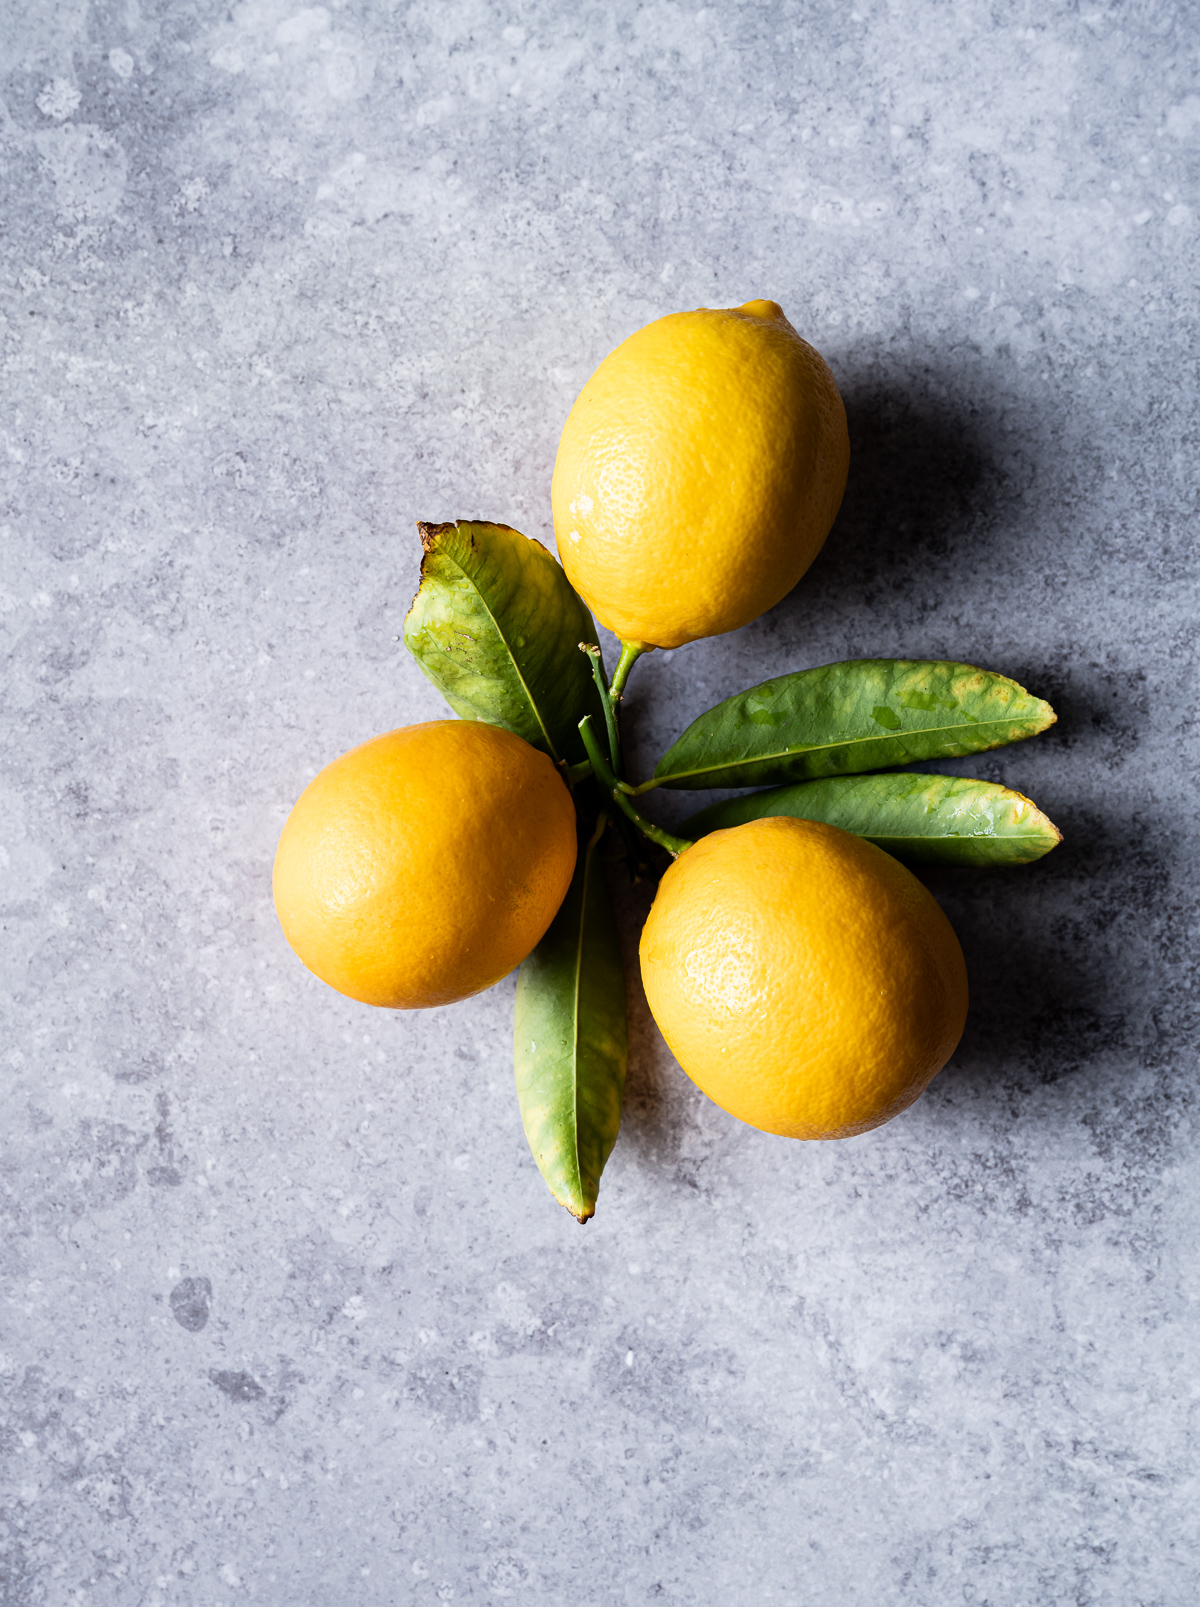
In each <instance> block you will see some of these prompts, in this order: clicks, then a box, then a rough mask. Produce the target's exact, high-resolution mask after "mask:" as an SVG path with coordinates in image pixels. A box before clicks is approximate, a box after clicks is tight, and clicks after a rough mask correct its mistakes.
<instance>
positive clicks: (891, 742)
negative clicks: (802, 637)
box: [650, 658, 1056, 788]
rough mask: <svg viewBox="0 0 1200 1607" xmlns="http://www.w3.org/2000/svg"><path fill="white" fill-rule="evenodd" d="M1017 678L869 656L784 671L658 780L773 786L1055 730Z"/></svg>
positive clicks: (730, 707)
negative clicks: (796, 670)
mask: <svg viewBox="0 0 1200 1607" xmlns="http://www.w3.org/2000/svg"><path fill="white" fill-rule="evenodd" d="M1055 718H1056V716H1055V713H1054V710H1053V709H1052V708H1051V707H1050V705H1049V704H1048V703H1043V702H1042V700H1041V698H1036V697H1032V696H1031V695H1030V694H1029V693H1028V692H1026V691H1025V689H1024V687H1021V686H1018V685H1017V683H1016V682H1015V681H1010V680H1009V679H1008V677H1007V676H1006V675H993V674H992V673H991V672H990V671H988V670H979V669H975V668H974V667H973V666H972V665H970V664H953V663H948V662H945V661H942V660H934V659H910V658H859V659H851V660H849V661H848V662H847V663H844V664H826V665H824V666H823V667H822V668H820V669H815V670H801V671H799V672H798V673H797V674H795V675H780V676H777V677H776V679H775V680H772V681H764V682H763V683H762V685H761V686H752V687H751V688H750V690H749V691H748V692H739V693H738V695H737V696H736V697H731V698H727V699H726V700H725V702H724V703H718V704H717V706H716V708H715V709H709V711H708V713H707V714H702V715H701V716H700V718H699V719H698V720H693V722H692V723H691V725H689V726H688V728H687V730H686V731H685V732H684V733H683V735H682V736H681V737H680V738H679V740H678V742H676V743H675V745H674V746H673V747H672V748H671V749H670V751H669V752H668V753H667V754H665V755H664V757H663V758H662V759H661V760H660V761H659V764H658V768H657V769H656V770H655V772H654V782H653V783H651V784H650V785H655V786H664V787H695V788H701V787H763V786H773V785H776V784H777V783H779V782H784V781H803V780H807V779H808V778H809V777H812V776H835V775H856V774H858V773H859V772H860V771H864V770H883V769H888V768H890V767H892V766H893V765H901V764H912V763H914V762H915V761H917V760H922V759H949V758H956V757H959V756H960V755H962V754H967V753H982V752H984V751H985V750H986V749H988V748H999V747H1003V745H1004V744H1005V743H1006V742H1018V741H1020V740H1021V738H1023V737H1031V736H1035V735H1036V734H1037V733H1038V732H1039V731H1044V730H1045V729H1046V727H1047V726H1048V725H1053V723H1054V720H1055Z"/></svg>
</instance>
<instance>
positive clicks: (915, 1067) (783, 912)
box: [641, 816, 967, 1138]
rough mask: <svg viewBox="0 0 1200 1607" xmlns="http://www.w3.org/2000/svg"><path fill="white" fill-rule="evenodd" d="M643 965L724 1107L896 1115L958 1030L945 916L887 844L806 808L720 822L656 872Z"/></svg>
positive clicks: (768, 1120) (857, 1124) (956, 987)
mask: <svg viewBox="0 0 1200 1607" xmlns="http://www.w3.org/2000/svg"><path fill="white" fill-rule="evenodd" d="M641 964H642V980H643V982H644V984H645V989H646V997H647V999H648V1001H649V1004H650V1009H651V1012H652V1014H653V1016H654V1019H655V1021H657V1023H658V1025H659V1028H660V1029H661V1031H662V1034H663V1036H664V1037H665V1038H666V1040H667V1043H668V1044H669V1045H670V1047H671V1050H672V1052H673V1054H674V1055H675V1058H676V1059H677V1060H678V1062H679V1064H680V1065H681V1066H682V1067H683V1069H684V1071H685V1072H687V1074H688V1076H689V1077H690V1078H691V1079H692V1081H693V1082H694V1083H696V1084H697V1086H698V1087H700V1088H701V1089H703V1091H704V1092H705V1093H706V1094H707V1095H708V1096H709V1098H710V1099H713V1100H715V1101H716V1103H717V1104H718V1105H720V1106H721V1107H722V1109H724V1110H727V1111H729V1112H730V1114H731V1115H733V1116H737V1117H739V1118H740V1119H741V1120H742V1121H744V1122H749V1123H750V1125H751V1126H752V1127H759V1128H762V1129H764V1130H765V1131H766V1132H768V1133H780V1134H782V1135H784V1136H786V1137H788V1138H848V1137H850V1136H851V1135H853V1134H855V1133H864V1132H866V1131H867V1130H868V1129H869V1128H872V1127H878V1126H879V1125H880V1124H881V1123H883V1122H886V1121H888V1120H890V1119H891V1117H893V1116H895V1115H898V1114H899V1112H900V1111H902V1110H904V1109H906V1107H907V1106H909V1105H911V1104H912V1102H913V1101H914V1100H915V1099H917V1098H918V1097H919V1095H920V1094H921V1093H922V1092H923V1091H924V1089H925V1088H926V1087H927V1085H928V1084H929V1082H930V1081H931V1080H932V1078H933V1077H934V1076H936V1074H937V1073H938V1072H939V1071H940V1070H941V1068H942V1067H943V1066H944V1065H945V1063H946V1061H947V1060H948V1059H949V1058H950V1056H951V1054H952V1053H953V1052H954V1049H955V1046H956V1045H957V1043H958V1040H959V1038H960V1037H961V1035H962V1029H963V1024H964V1022H965V1020H966V1013H967V974H966V967H965V965H964V963H963V957H962V950H961V949H960V948H959V946H958V939H957V938H956V937H955V935H954V930H953V928H952V927H951V925H950V923H949V921H948V920H947V919H946V917H945V915H944V914H943V913H942V911H941V909H940V908H939V907H938V905H937V903H936V902H935V900H934V899H933V897H932V895H931V894H930V893H929V892H928V890H927V889H926V888H925V887H923V886H922V884H921V883H920V882H919V881H917V879H916V877H915V876H913V875H912V874H911V873H910V872H909V871H907V870H905V868H904V867H903V866H902V865H900V864H899V863H898V862H897V861H896V860H894V859H892V858H891V856H890V855H888V854H885V853H884V852H883V850H882V849H879V848H876V847H875V846H874V845H873V844H871V843H868V842H865V841H864V840H863V839H862V838H861V837H853V836H851V835H850V834H849V833H848V832H844V831H840V830H839V829H838V828H837V827H836V826H827V825H824V824H821V823H819V822H817V821H811V820H794V819H790V818H782V817H779V816H774V817H770V818H767V819H765V820H756V821H752V822H750V823H748V824H747V825H744V826H735V827H732V828H730V829H729V830H726V831H715V832H713V833H712V834H711V835H709V836H707V837H703V838H701V840H700V841H699V842H698V843H696V844H694V845H693V846H692V847H691V848H688V849H687V850H686V851H685V852H684V853H683V854H682V855H681V856H680V858H679V859H677V860H676V862H675V863H674V864H673V865H672V866H671V868H670V869H669V870H668V871H667V873H666V875H665V876H664V877H663V879H662V882H661V883H660V884H659V889H658V893H657V896H656V897H655V900H654V904H653V906H652V908H651V910H650V914H649V917H648V918H647V920H646V924H645V927H644V928H643V931H642V939H641Z"/></svg>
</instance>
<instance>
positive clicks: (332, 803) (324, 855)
mask: <svg viewBox="0 0 1200 1607" xmlns="http://www.w3.org/2000/svg"><path fill="white" fill-rule="evenodd" d="M575 851H576V840H575V806H574V804H573V803H572V801H571V795H570V793H569V792H568V790H567V787H566V784H565V783H564V781H563V779H562V776H561V774H560V772H559V771H558V769H557V767H556V766H555V765H554V764H553V762H552V761H551V760H550V759H549V758H547V756H546V755H545V754H544V753H539V752H538V751H537V749H536V748H533V747H531V746H530V745H529V743H528V742H525V741H523V740H522V739H521V738H520V737H518V736H514V735H513V733H512V732H511V731H504V730H502V729H501V728H500V727H499V726H494V725H484V724H477V723H475V722H473V721H469V720H430V721H428V722H426V723H425V724H423V725H410V726H405V727H403V728H402V729H401V730H399V731H389V732H387V733H386V734H385V735H384V736H379V737H375V738H374V739H373V740H372V741H370V742H364V743H363V744H362V746H361V747H358V748H354V749H352V750H351V751H350V752H349V753H344V754H343V755H342V757H341V758H340V759H335V760H334V761H333V763H332V764H330V765H327V766H326V767H325V769H324V770H322V771H321V773H320V775H319V776H317V777H316V779H315V780H314V781H312V782H310V784H309V786H308V787H307V788H306V789H305V791H304V792H303V794H302V795H301V797H300V801H299V802H298V803H297V804H296V807H295V808H294V809H293V810H292V812H291V814H290V815H289V817H288V821H287V824H286V825H285V826H284V828H283V833H282V835H281V837H280V839H279V848H278V850H277V852H276V855H275V874H274V890H275V909H276V913H277V914H278V916H279V922H280V925H281V926H282V927H283V931H284V936H285V937H286V938H287V940H288V942H289V943H290V944H291V945H292V947H293V949H295V951H296V953H297V954H298V955H299V956H300V958H301V959H302V960H303V961H304V963H305V965H306V966H308V968H309V970H310V971H314V972H315V973H316V975H317V976H319V977H320V978H321V980H322V981H323V982H328V983H329V985H330V987H332V988H336V989H337V990H338V992H339V993H345V994H348V995H349V996H350V998H352V999H361V1000H362V1001H363V1003H365V1004H378V1005H387V1006H390V1007H391V1008H393V1009H397V1010H415V1009H421V1008H423V1007H425V1006H428V1005H435V1004H453V1003H454V1002H455V1001H456V1000H458V999H465V998H467V997H468V996H469V995H470V994H472V993H479V992H480V991H481V990H482V989H483V988H489V987H491V985H492V983H493V982H499V980H500V978H501V977H503V976H507V975H508V973H509V972H510V971H512V970H513V969H514V968H515V967H516V966H518V965H520V963H521V961H522V960H523V959H525V957H526V955H527V954H529V953H530V952H531V950H532V949H533V948H534V947H535V946H536V945H537V943H538V942H539V941H540V940H541V938H542V937H543V936H544V934H545V932H546V929H547V927H548V926H549V925H550V922H551V921H552V920H553V919H554V915H555V912H556V911H557V909H558V906H559V905H560V904H561V903H562V901H563V898H564V897H565V895H566V891H567V888H568V887H569V886H570V882H571V873H572V872H573V871H574V869H575Z"/></svg>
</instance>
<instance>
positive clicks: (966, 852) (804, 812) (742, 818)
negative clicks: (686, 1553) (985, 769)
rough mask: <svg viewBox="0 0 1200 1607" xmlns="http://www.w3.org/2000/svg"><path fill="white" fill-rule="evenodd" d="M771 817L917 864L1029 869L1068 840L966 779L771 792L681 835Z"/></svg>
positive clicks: (722, 808)
mask: <svg viewBox="0 0 1200 1607" xmlns="http://www.w3.org/2000/svg"><path fill="white" fill-rule="evenodd" d="M767 815H793V816H794V817H795V818H796V819H798V820H823V821H825V823H826V824H827V825H830V826H840V827H841V828H842V830H843V831H852V832H854V834H855V835H856V836H858V837H866V838H867V839H868V840H869V841H870V842H873V843H875V844H877V845H878V847H880V848H886V849H887V851H888V853H889V854H894V855H895V857H896V858H897V859H902V860H904V861H906V862H907V863H908V864H910V865H1027V864H1028V863H1029V862H1030V861H1031V860H1034V859H1040V858H1041V857H1042V855H1043V854H1048V853H1049V852H1050V850H1051V849H1052V848H1053V847H1055V846H1056V845H1057V844H1058V843H1060V842H1061V841H1062V833H1061V832H1060V831H1059V829H1058V827H1057V826H1056V825H1054V823H1053V822H1052V821H1050V820H1048V819H1047V818H1046V816H1045V815H1044V814H1043V813H1042V811H1041V810H1040V809H1039V808H1038V807H1037V805H1036V804H1035V803H1032V802H1030V800H1029V799H1028V798H1025V797H1022V795H1021V794H1020V793H1019V792H1013V791H1011V790H1010V789H1009V788H1008V787H999V786H996V784H995V783H994V782H991V781H969V780H967V779H966V777H964V776H928V775H898V776H897V775H889V776H838V777H836V778H831V779H828V780H824V781H801V782H799V783H798V784H797V785H796V786H793V787H772V788H770V789H769V790H768V791H766V792H753V793H750V794H749V796H748V797H742V798H730V799H729V800H728V802H726V803H719V804H714V805H713V806H712V807H711V808H709V809H702V810H701V811H700V813H699V814H698V815H693V816H692V818H691V819H690V820H689V821H688V822H687V823H686V825H683V826H681V827H680V828H679V834H680V836H681V837H692V838H695V837H703V836H704V834H705V833H706V832H710V831H718V830H720V829H721V828H722V827H724V826H742V825H744V824H745V823H746V821H748V820H761V819H763V818H764V816H767Z"/></svg>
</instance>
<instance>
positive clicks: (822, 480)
mask: <svg viewBox="0 0 1200 1607" xmlns="http://www.w3.org/2000/svg"><path fill="white" fill-rule="evenodd" d="M849 463H850V443H849V439H848V437H847V434H846V414H845V409H844V408H843V406H842V399H841V397H840V396H839V394H838V388H837V385H836V384H835V383H834V378H833V375H832V374H831V373H830V371H829V367H828V365H827V364H826V362H825V360H824V358H822V356H821V355H820V353H819V352H817V351H815V350H814V349H813V348H812V347H811V346H810V345H809V344H808V343H807V341H804V340H801V338H800V336H799V335H798V334H797V333H796V331H795V330H794V329H793V328H792V326H791V324H790V323H789V322H788V321H787V319H786V318H785V317H784V315H783V311H782V309H781V308H780V307H779V306H778V305H777V304H776V303H775V302H773V301H750V302H747V303H746V304H745V306H743V307H733V308H728V309H725V310H715V309H713V308H709V307H701V308H699V309H698V310H697V311H695V312H681V313H672V314H671V315H670V316H669V317H666V318H660V319H658V320H657V322H655V323H653V324H649V325H647V326H646V328H645V329H640V330H638V332H637V334H635V335H631V336H630V338H629V339H628V340H627V341H625V343H624V344H623V345H621V346H618V348H617V349H616V351H614V352H612V353H610V355H609V356H608V357H606V358H605V359H604V361H603V362H602V363H601V364H600V367H599V368H598V369H597V370H596V372H595V373H594V374H593V375H592V377H591V379H589V380H588V382H587V384H586V385H585V386H584V388H583V390H582V391H581V392H580V394H579V396H578V398H577V400H576V402H575V405H574V407H573V408H572V409H571V412H570V415H569V417H568V418H567V422H566V425H565V427H564V429H563V433H562V439H561V441H560V443H559V448H558V457H557V460H556V462H555V465H554V480H553V485H552V487H551V499H552V501H553V505H554V535H555V540H556V541H557V543H558V553H559V557H560V558H561V560H562V564H563V568H564V569H565V570H566V572H567V577H568V579H569V580H570V582H571V584H572V585H573V586H574V587H575V590H576V591H577V592H578V593H579V594H580V596H581V597H582V598H583V599H584V601H585V602H586V603H587V605H588V607H589V608H590V609H591V610H592V612H593V614H594V615H595V616H596V618H597V619H598V620H600V622H601V624H603V625H607V626H608V628H609V629H610V630H612V631H615V632H616V634H617V635H618V636H619V637H621V639H622V640H623V641H627V642H640V643H643V644H645V645H646V646H650V647H679V646H681V645H682V644H683V643H684V642H690V641H694V640H695V639H696V638H698V637H701V636H717V635H720V634H721V633H722V632H723V631H732V630H737V629H738V627H739V626H741V625H746V624H749V622H750V621H751V620H752V619H757V617H758V616H759V614H761V613H764V612H765V611H766V610H767V609H768V608H771V607H773V606H774V604H775V603H777V602H778V601H779V600H780V598H781V597H783V596H785V595H786V594H787V593H788V592H789V591H791V589H792V587H793V586H794V585H795V584H796V582H797V581H798V580H799V579H800V577H801V575H803V573H804V571H805V570H806V569H807V568H808V566H809V564H811V563H812V561H813V559H814V558H815V557H816V556H817V553H818V552H819V551H820V549H821V545H822V543H823V542H824V540H825V537H826V535H827V534H828V532H829V527H830V525H832V523H833V521H834V518H835V516H836V514H837V511H838V507H839V505H840V504H841V500H842V492H843V491H844V489H845V485H846V472H847V469H848V467H849Z"/></svg>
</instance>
